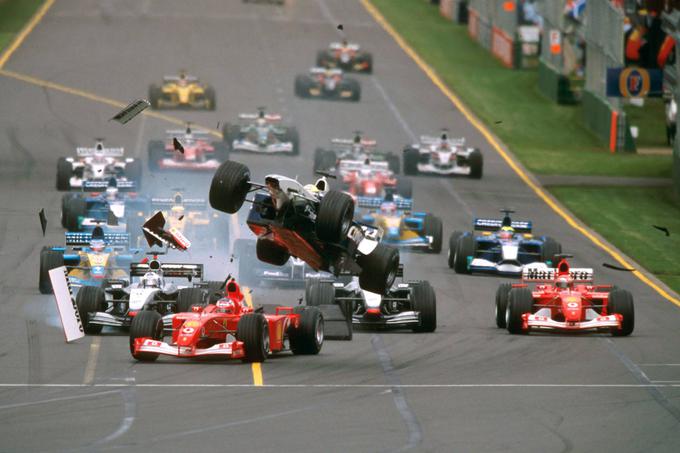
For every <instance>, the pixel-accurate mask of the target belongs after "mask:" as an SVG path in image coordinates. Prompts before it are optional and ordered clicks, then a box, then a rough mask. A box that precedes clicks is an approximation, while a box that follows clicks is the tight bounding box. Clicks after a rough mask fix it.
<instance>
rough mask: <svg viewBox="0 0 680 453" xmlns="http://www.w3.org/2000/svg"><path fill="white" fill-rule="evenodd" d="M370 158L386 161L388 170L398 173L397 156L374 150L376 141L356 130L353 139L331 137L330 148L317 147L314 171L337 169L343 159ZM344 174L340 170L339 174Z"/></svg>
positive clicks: (353, 160)
mask: <svg viewBox="0 0 680 453" xmlns="http://www.w3.org/2000/svg"><path fill="white" fill-rule="evenodd" d="M366 159H370V160H371V162H383V161H385V162H387V166H388V168H389V170H390V171H391V172H392V173H394V174H399V172H400V170H401V167H400V162H399V156H397V155H395V154H393V153H392V152H390V151H388V152H385V151H376V141H375V140H369V139H366V138H364V137H362V136H361V133H360V132H356V133H355V135H354V138H353V139H344V138H334V139H331V148H329V149H325V148H317V149H316V150H315V151H314V171H326V172H329V171H335V170H339V167H340V164H342V162H343V161H350V162H357V161H358V162H364V161H365V160H366ZM339 175H342V176H344V174H343V173H342V171H340V174H339Z"/></svg>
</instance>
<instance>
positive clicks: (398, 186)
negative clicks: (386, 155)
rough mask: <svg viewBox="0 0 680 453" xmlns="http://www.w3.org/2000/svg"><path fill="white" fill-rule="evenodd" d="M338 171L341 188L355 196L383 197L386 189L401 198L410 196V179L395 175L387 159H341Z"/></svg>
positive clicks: (411, 190) (411, 191) (411, 192)
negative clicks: (340, 177) (340, 178)
mask: <svg viewBox="0 0 680 453" xmlns="http://www.w3.org/2000/svg"><path fill="white" fill-rule="evenodd" d="M338 173H339V174H340V175H341V176H342V186H343V189H344V190H346V191H347V192H349V193H350V194H352V195H354V196H355V197H379V198H384V197H385V195H386V193H387V192H386V191H387V190H390V191H391V192H392V193H396V194H397V195H399V196H401V197H402V198H411V196H412V194H413V189H412V184H411V180H409V179H405V178H399V177H397V176H396V175H395V174H394V172H393V171H392V170H390V168H389V164H388V162H387V161H374V160H371V159H369V158H366V159H364V160H363V161H355V160H341V161H340V162H339V164H338Z"/></svg>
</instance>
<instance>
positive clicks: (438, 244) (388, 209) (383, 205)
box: [357, 192, 443, 253]
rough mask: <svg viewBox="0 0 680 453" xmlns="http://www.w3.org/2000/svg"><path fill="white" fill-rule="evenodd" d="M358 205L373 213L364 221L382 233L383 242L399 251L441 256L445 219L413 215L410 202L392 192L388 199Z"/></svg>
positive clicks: (363, 200)
mask: <svg viewBox="0 0 680 453" xmlns="http://www.w3.org/2000/svg"><path fill="white" fill-rule="evenodd" d="M357 205H358V206H359V207H360V208H368V209H369V211H368V212H367V213H365V214H364V215H363V216H361V217H360V219H359V220H360V221H361V222H362V223H365V224H369V225H371V226H374V227H378V228H380V229H382V231H383V235H382V239H381V242H383V243H385V244H387V245H391V246H394V247H399V248H408V249H414V250H423V251H426V252H430V253H439V252H441V250H442V235H443V233H442V231H443V230H442V221H441V219H440V218H439V217H437V216H434V215H432V214H429V213H426V212H412V208H413V202H412V200H411V199H410V198H402V197H399V196H394V195H393V194H392V193H390V192H388V193H387V195H386V196H385V198H384V199H383V198H376V197H357Z"/></svg>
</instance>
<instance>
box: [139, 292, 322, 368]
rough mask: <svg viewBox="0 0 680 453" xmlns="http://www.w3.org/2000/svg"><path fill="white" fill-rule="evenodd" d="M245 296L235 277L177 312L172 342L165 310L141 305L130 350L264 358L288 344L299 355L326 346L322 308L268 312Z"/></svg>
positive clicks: (142, 354)
mask: <svg viewBox="0 0 680 453" xmlns="http://www.w3.org/2000/svg"><path fill="white" fill-rule="evenodd" d="M244 299H245V298H244V295H243V293H242V292H241V289H240V287H239V285H238V284H237V283H236V281H234V280H229V281H228V282H227V285H226V297H223V298H222V299H220V300H218V301H216V302H215V303H214V304H208V305H207V306H200V305H195V306H193V307H192V312H190V313H178V314H175V315H173V316H172V341H171V343H170V344H168V343H166V342H164V341H163V318H162V316H161V315H160V313H158V312H155V311H141V312H139V313H138V314H137V316H135V318H134V320H133V321H132V326H131V328H130V353H131V354H132V357H134V358H135V359H137V360H141V361H153V360H156V359H157V358H158V356H159V355H161V354H163V355H169V356H174V357H185V358H194V357H205V356H213V357H223V358H230V359H241V360H242V361H244V362H264V361H265V360H266V359H267V357H268V356H269V354H272V353H278V352H282V351H285V350H287V349H290V350H291V351H292V352H293V354H296V355H298V354H318V353H319V351H321V347H322V345H323V340H324V320H323V317H322V316H321V312H320V311H319V309H318V308H316V307H303V306H297V307H294V308H293V307H277V308H276V312H275V314H265V313H262V312H261V311H256V310H253V308H252V307H248V306H246V303H245V300H244Z"/></svg>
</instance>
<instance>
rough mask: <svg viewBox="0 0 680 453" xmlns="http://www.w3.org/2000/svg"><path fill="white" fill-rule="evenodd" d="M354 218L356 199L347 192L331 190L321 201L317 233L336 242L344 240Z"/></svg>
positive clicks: (324, 239)
mask: <svg viewBox="0 0 680 453" xmlns="http://www.w3.org/2000/svg"><path fill="white" fill-rule="evenodd" d="M353 218H354V200H352V197H351V196H350V195H348V194H346V193H343V192H339V191H337V190H330V191H328V192H327V193H326V195H324V197H323V198H322V199H321V202H320V203H319V212H318V213H317V216H316V235H317V236H318V237H319V239H320V240H322V241H325V242H331V243H334V244H337V243H339V242H340V241H342V239H343V238H345V236H347V232H348V231H349V228H350V227H351V226H352V219H353Z"/></svg>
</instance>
